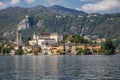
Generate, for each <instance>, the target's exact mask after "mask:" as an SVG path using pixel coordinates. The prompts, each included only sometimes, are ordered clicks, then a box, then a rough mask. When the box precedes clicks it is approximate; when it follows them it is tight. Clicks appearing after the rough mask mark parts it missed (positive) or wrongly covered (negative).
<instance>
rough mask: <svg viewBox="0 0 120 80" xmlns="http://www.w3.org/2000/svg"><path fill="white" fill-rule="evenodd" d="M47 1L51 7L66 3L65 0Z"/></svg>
mask: <svg viewBox="0 0 120 80" xmlns="http://www.w3.org/2000/svg"><path fill="white" fill-rule="evenodd" d="M46 1H47V2H48V4H49V5H55V4H60V3H64V2H65V0H46Z"/></svg>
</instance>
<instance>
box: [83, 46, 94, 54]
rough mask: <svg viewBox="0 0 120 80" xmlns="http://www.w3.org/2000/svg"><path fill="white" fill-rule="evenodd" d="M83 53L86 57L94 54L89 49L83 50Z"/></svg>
mask: <svg viewBox="0 0 120 80" xmlns="http://www.w3.org/2000/svg"><path fill="white" fill-rule="evenodd" d="M82 53H83V54H84V55H90V54H92V52H91V51H90V49H88V48H86V49H83V51H82Z"/></svg>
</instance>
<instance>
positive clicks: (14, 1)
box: [0, 0, 120, 13]
mask: <svg viewBox="0 0 120 80" xmlns="http://www.w3.org/2000/svg"><path fill="white" fill-rule="evenodd" d="M37 5H43V6H46V7H48V6H52V5H60V6H64V7H67V8H72V9H76V10H80V11H84V12H87V13H115V12H120V0H0V10H1V9H5V8H8V7H14V6H21V7H33V6H37Z"/></svg>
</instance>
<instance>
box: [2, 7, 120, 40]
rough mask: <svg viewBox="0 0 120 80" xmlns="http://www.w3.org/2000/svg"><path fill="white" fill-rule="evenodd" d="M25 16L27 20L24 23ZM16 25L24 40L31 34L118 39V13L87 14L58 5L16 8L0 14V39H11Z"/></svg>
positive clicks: (119, 34) (119, 29) (119, 23)
mask: <svg viewBox="0 0 120 80" xmlns="http://www.w3.org/2000/svg"><path fill="white" fill-rule="evenodd" d="M26 16H29V17H28V18H27V20H26V19H25V17H26ZM25 20H26V21H25ZM24 22H25V24H24ZM26 24H27V25H29V26H28V27H27V26H26ZM18 25H19V28H20V31H21V32H22V34H23V38H24V39H27V38H28V37H31V36H32V34H33V33H34V32H36V33H43V32H44V33H50V32H58V33H60V34H63V35H67V34H83V35H91V36H94V35H97V36H99V37H107V38H114V39H118V38H120V13H111V14H97V13H93V14H87V13H85V12H83V11H77V10H74V9H69V8H65V7H62V6H58V5H54V6H50V7H44V6H41V5H38V6H35V7H32V8H22V7H19V6H17V7H10V8H7V9H3V10H0V39H1V38H4V37H6V38H8V39H11V38H12V37H13V39H14V38H15V33H16V30H17V29H18ZM21 25H23V26H21Z"/></svg>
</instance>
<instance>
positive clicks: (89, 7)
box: [77, 0, 120, 13]
mask: <svg viewBox="0 0 120 80" xmlns="http://www.w3.org/2000/svg"><path fill="white" fill-rule="evenodd" d="M82 1H86V0H82ZM91 1H93V0H91ZM77 9H78V8H77ZM79 9H80V10H83V11H85V12H88V13H90V12H114V11H120V0H98V2H96V3H86V4H85V5H83V6H82V7H81V8H79Z"/></svg>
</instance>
